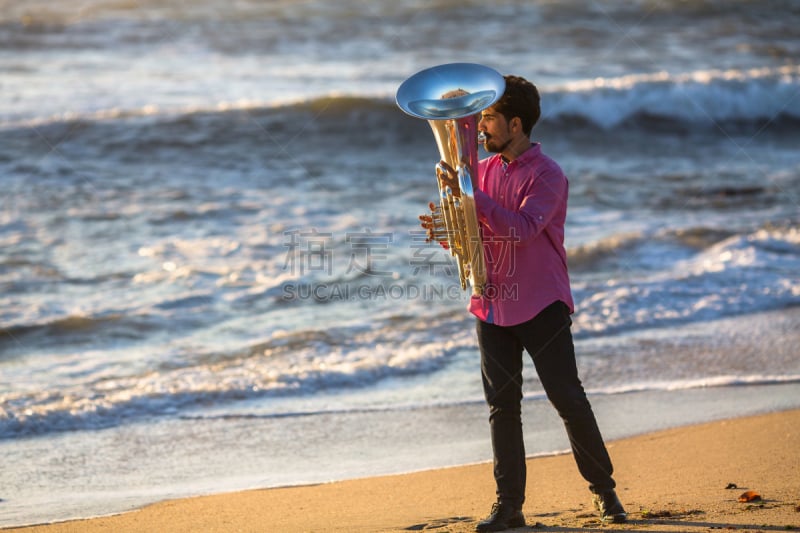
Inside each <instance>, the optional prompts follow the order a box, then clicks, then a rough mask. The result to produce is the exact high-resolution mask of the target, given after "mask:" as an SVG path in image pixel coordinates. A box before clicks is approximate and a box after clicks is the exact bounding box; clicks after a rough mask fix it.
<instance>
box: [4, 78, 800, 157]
mask: <svg viewBox="0 0 800 533" xmlns="http://www.w3.org/2000/svg"><path fill="white" fill-rule="evenodd" d="M799 91H800V65H787V66H783V67H767V68H759V69H750V70H724V71H723V70H702V71H695V72H688V73H679V74H671V73H666V72H660V73H655V74H639V75H627V76H621V77H617V78H596V79H590V80H581V81H576V82H572V83H568V84H566V85H563V86H554V87H542V88H541V92H542V102H543V103H542V107H543V113H542V118H541V123H542V124H545V125H547V124H551V125H558V126H559V127H560V128H562V129H563V128H566V130H567V131H569V130H571V129H578V130H580V129H585V128H587V127H590V128H599V129H603V130H615V129H631V128H633V129H639V130H644V131H652V132H660V133H669V132H674V133H686V131H687V130H691V131H695V130H697V129H701V130H708V131H712V132H714V131H717V130H718V129H719V128H723V129H727V130H730V129H743V128H744V129H746V128H757V129H761V130H764V129H770V128H781V127H782V126H795V125H796V124H797V123H798V122H800V99H799V98H797V97H796V96H797V94H798V92H799ZM242 122H246V123H247V125H248V126H249V127H250V128H251V129H258V128H261V129H263V130H264V131H275V134H276V135H277V134H280V133H281V132H282V131H291V130H292V128H293V124H302V125H303V126H302V127H303V131H304V133H314V132H315V131H317V132H325V133H335V132H336V131H339V132H346V131H348V130H352V129H354V128H356V127H357V128H358V131H364V130H365V129H366V130H369V131H371V132H373V133H374V134H375V135H377V136H379V137H380V136H383V135H384V134H385V133H386V132H387V131H392V130H394V131H397V132H400V133H401V134H402V132H403V131H404V130H405V131H406V133H408V132H409V130H413V131H416V130H417V129H418V127H419V124H418V123H419V122H422V121H419V120H416V119H411V118H409V117H406V116H405V115H404V114H403V113H402V112H401V111H400V110H399V109H398V108H397V106H396V105H395V103H394V101H393V98H392V97H391V96H387V95H357V94H351V95H342V94H331V95H323V96H319V97H316V98H311V99H296V100H283V101H278V102H266V101H258V100H239V101H225V102H219V103H217V104H215V105H211V106H197V105H195V106H189V107H173V108H170V107H164V106H157V105H146V106H142V107H138V108H111V109H100V110H95V111H90V112H66V113H61V114H58V115H51V116H47V117H32V118H18V119H6V120H5V121H0V133H1V132H3V131H4V130H6V131H12V132H13V131H18V130H26V129H35V130H36V132H37V133H38V134H42V133H46V131H47V129H48V128H52V129H55V130H59V131H60V130H64V129H66V131H69V132H74V131H75V130H76V129H83V128H87V127H92V126H95V127H102V126H103V125H104V124H105V125H108V124H113V123H121V124H124V125H125V126H126V128H132V129H133V130H132V131H131V130H126V135H125V138H124V142H126V143H128V142H132V141H133V142H135V141H136V140H137V138H141V137H145V138H150V137H152V134H153V130H152V128H153V126H154V124H155V125H156V126H159V125H160V127H162V128H163V129H164V133H165V134H166V133H169V135H168V136H166V137H163V138H162V137H161V136H156V137H153V140H154V142H155V143H157V144H158V143H169V145H175V144H176V143H178V144H179V145H181V147H183V148H187V147H191V146H196V145H197V143H198V142H199V143H201V144H203V143H206V142H208V143H211V142H216V141H218V140H219V138H218V136H216V135H214V133H215V132H216V133H219V134H220V135H221V134H223V133H227V134H230V133H231V131H230V128H231V127H235V126H236V124H237V123H239V124H241V123H242ZM137 128H138V130H137ZM198 128H200V129H198ZM204 128H205V130H204ZM200 131H206V133H205V135H203V134H199V133H198V132H200ZM150 148H152V146H150Z"/></svg>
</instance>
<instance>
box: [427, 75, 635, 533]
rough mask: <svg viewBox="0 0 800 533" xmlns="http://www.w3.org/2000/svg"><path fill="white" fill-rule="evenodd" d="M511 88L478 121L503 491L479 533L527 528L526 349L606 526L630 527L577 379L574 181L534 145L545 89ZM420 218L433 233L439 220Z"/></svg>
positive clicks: (484, 335) (483, 318)
mask: <svg viewBox="0 0 800 533" xmlns="http://www.w3.org/2000/svg"><path fill="white" fill-rule="evenodd" d="M505 80H506V90H505V93H504V94H503V96H502V98H501V99H500V100H498V101H497V102H496V103H495V104H494V105H493V106H491V107H489V108H487V109H486V110H484V111H483V112H482V113H481V118H480V121H479V122H478V130H479V131H480V132H481V133H483V135H484V140H483V146H484V148H485V149H486V151H488V152H492V153H494V155H492V156H491V157H488V158H487V159H484V160H482V161H480V163H479V165H478V172H477V180H476V181H477V183H475V184H474V189H475V192H474V196H475V206H476V211H477V214H478V220H479V222H480V225H481V232H482V236H483V242H484V256H485V260H486V270H487V289H486V290H485V291H484V296H473V297H472V299H471V301H470V304H469V310H470V312H472V313H473V314H474V315H475V316H476V317H477V326H476V329H477V336H478V345H479V348H480V352H481V372H482V376H483V388H484V394H485V397H486V401H487V403H488V405H489V421H490V428H491V438H492V449H493V452H494V477H495V482H496V485H497V502H496V503H495V504H494V505H493V506H492V511H491V513H490V515H489V517H488V518H486V519H485V520H483V521H481V522H480V523H479V524H478V526H477V531H503V530H505V529H508V528H513V527H522V526H524V525H525V518H524V516H523V514H522V504H523V502H524V501H525V477H526V469H525V449H524V444H523V433H522V421H521V400H522V365H523V360H522V352H523V349H524V350H526V351H527V352H528V354H529V355H530V356H531V358H532V359H533V363H534V366H535V368H536V372H537V374H538V376H539V379H540V380H541V382H542V386H543V387H544V390H545V392H546V394H547V397H548V399H549V400H550V401H551V403H552V404H553V406H554V407H555V408H556V410H557V411H558V414H559V415H560V416H561V418H562V419H563V420H564V425H565V426H566V430H567V435H568V437H569V441H570V444H571V447H572V452H573V455H574V458H575V461H576V463H577V465H578V469H579V471H580V473H581V475H582V476H583V477H584V478H585V479H586V480H587V481H588V482H589V489H590V491H591V492H592V493H593V500H594V504H595V506H596V507H597V509H598V510H599V511H600V512H601V514H602V517H603V519H604V520H612V521H614V522H624V521H625V519H626V513H625V510H624V509H623V507H622V504H621V503H620V501H619V499H618V498H617V496H616V493H615V491H614V487H615V482H614V480H613V478H612V477H611V474H612V465H611V460H610V459H609V456H608V453H607V451H606V447H605V444H604V443H603V438H602V436H601V434H600V431H599V429H598V427H597V422H596V421H595V417H594V413H593V411H592V408H591V405H590V404H589V401H588V400H587V398H586V394H585V392H584V390H583V386H582V385H581V381H580V379H579V377H578V372H577V366H576V362H575V350H574V345H573V341H572V334H571V332H570V326H571V324H572V321H571V319H570V314H571V313H572V312H573V311H574V308H573V301H572V294H571V291H570V285H569V275H568V272H567V258H566V251H565V249H564V221H565V218H566V213H567V192H568V183H567V178H566V176H565V175H564V173H563V172H562V170H561V168H559V166H558V165H557V164H556V163H555V162H554V161H553V160H552V159H550V158H548V157H547V156H546V155H544V154H543V153H542V151H541V146H540V145H539V144H538V143H531V141H530V134H531V130H532V128H533V126H534V124H536V122H537V121H538V119H539V115H540V106H539V93H538V90H537V89H536V87H535V86H534V85H533V84H532V83H530V82H529V81H527V80H525V79H524V78H520V77H517V76H505ZM451 179H455V178H454V177H451ZM420 219H421V221H422V226H423V228H426V229H428V231H429V235H431V228H432V224H431V219H430V217H428V216H422V217H420Z"/></svg>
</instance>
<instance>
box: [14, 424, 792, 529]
mask: <svg viewBox="0 0 800 533" xmlns="http://www.w3.org/2000/svg"><path fill="white" fill-rule="evenodd" d="M797 442H800V409H793V410H787V411H780V412H772V413H767V414H761V415H755V416H745V417H741V418H732V419H724V420H719V421H715V422H706V423H700V424H694V425H687V426H683V427H678V428H673V429H666V430H659V431H654V432H651V433H645V434H642V435H638V436H634V437H630V438H623V439H619V440H610V441H609V442H608V448H609V453H610V454H611V456H612V460H613V461H614V464H615V470H616V472H615V478H616V480H617V483H618V486H617V491H618V494H619V496H620V498H621V499H622V501H623V503H624V504H625V506H626V509H627V511H628V514H629V522H628V523H627V524H622V525H619V526H617V525H610V524H603V523H601V522H600V521H599V519H598V518H597V516H596V513H595V512H594V511H593V510H592V508H591V506H590V496H589V493H588V490H587V489H586V486H585V482H584V481H583V479H581V478H580V476H579V474H578V472H577V468H576V467H575V465H574V461H573V459H572V456H571V455H570V454H561V455H549V456H541V457H529V459H528V469H529V475H528V478H529V482H528V491H527V501H526V503H525V506H524V509H523V511H524V512H525V515H526V518H527V523H528V527H526V528H518V529H516V530H515V531H560V532H564V531H641V530H647V531H707V530H708V529H709V528H711V529H714V528H720V529H726V528H733V529H736V530H740V531H741V530H748V531H749V530H752V531H777V530H787V529H791V528H800V478H798V476H797V472H798V468H799V467H800V451H798V447H797V445H796V443H797ZM730 485H735V486H736V488H735V489H728V488H726V487H728V486H730ZM748 490H752V491H755V492H757V493H758V494H759V495H760V496H761V500H760V501H754V502H749V503H740V502H738V501H737V498H738V497H739V496H740V495H741V494H742V493H743V492H745V491H748ZM493 499H494V483H493V479H492V476H491V464H490V463H488V462H484V463H479V464H470V465H464V466H454V467H445V468H438V469H432V470H424V471H419V472H412V473H406V474H393V475H384V476H377V477H365V478H358V479H351V480H346V481H335V482H330V483H322V484H312V485H302V486H292V487H282V488H269V489H253V490H246V491H237V492H231V493H223V494H214V495H209V496H197V497H189V498H183V499H175V500H167V501H162V502H159V503H155V504H151V505H147V506H144V507H142V508H140V509H137V510H133V511H129V512H125V513H122V514H117V515H111V516H104V517H97V518H90V519H84V520H72V521H66V522H58V523H51V524H42V525H32V526H25V527H9V528H4V529H3V531H24V532H47V533H61V532H71V531H85V532H88V533H93V532H99V531H176V532H177V531H282V532H291V531H349V532H357V531H363V532H374V531H385V532H389V531H394V532H400V531H425V530H435V531H451V532H454V533H460V532H466V531H472V530H474V526H475V523H476V521H477V520H480V519H482V518H483V517H484V516H485V515H486V514H487V513H488V511H489V507H490V506H491V504H492V502H493Z"/></svg>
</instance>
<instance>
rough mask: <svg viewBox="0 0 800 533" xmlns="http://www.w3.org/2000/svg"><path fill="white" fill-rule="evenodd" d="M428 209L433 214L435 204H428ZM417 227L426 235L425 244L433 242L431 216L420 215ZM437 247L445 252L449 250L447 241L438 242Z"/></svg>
mask: <svg viewBox="0 0 800 533" xmlns="http://www.w3.org/2000/svg"><path fill="white" fill-rule="evenodd" d="M428 208H429V209H430V210H431V213H433V211H434V210H436V204H434V203H433V202H430V203H429V204H428ZM419 225H420V226H422V229H424V230H425V233H426V234H427V238H426V239H425V242H432V241H433V240H435V235H434V231H435V229H434V225H433V215H427V214H426V215H420V216H419ZM439 245H440V246H441V247H442V248H444V249H445V250H448V249H449V248H450V247H449V246H448V245H447V241H439Z"/></svg>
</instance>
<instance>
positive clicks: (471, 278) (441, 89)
mask: <svg viewBox="0 0 800 533" xmlns="http://www.w3.org/2000/svg"><path fill="white" fill-rule="evenodd" d="M503 91H505V79H504V78H503V76H502V75H501V74H500V73H498V72H497V71H495V70H493V69H491V68H489V67H486V66H483V65H478V64H475V63H449V64H446V65H439V66H435V67H431V68H428V69H425V70H422V71H420V72H417V73H416V74H414V75H413V76H411V77H409V78H408V79H406V80H405V81H404V82H403V83H402V84H401V85H400V87H399V88H398V89H397V96H396V101H397V105H398V106H399V107H400V109H402V110H403V111H404V112H406V113H407V114H409V115H411V116H413V117H416V118H421V119H425V120H427V121H428V124H429V125H430V127H431V130H433V136H434V138H435V140H436V145H437V147H438V148H439V155H440V157H441V161H443V162H444V163H447V165H448V166H450V168H452V169H454V170H455V171H456V175H457V178H458V185H457V186H456V187H451V186H448V185H447V182H446V181H445V179H444V177H445V176H446V175H447V172H448V171H447V169H446V168H445V167H444V165H442V164H441V162H440V163H438V164H437V165H436V180H437V184H438V187H439V205H438V207H436V208H434V210H433V213H432V219H433V225H434V230H433V233H434V238H435V239H436V240H438V241H445V240H446V241H447V244H448V247H449V249H450V253H451V254H452V255H453V256H454V257H455V259H456V265H457V266H458V273H459V281H460V282H461V288H462V289H466V288H467V282H469V285H471V286H472V293H473V295H477V296H480V295H482V294H483V291H484V288H485V286H486V264H485V262H484V257H483V244H482V241H481V234H480V226H479V225H478V216H477V212H476V211H475V197H474V194H473V188H472V183H473V177H474V176H476V174H477V171H478V114H479V113H480V112H481V111H483V110H484V109H486V108H487V107H490V106H491V105H493V104H494V103H495V102H496V101H497V100H498V99H499V98H500V97H501V96H502V95H503Z"/></svg>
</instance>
